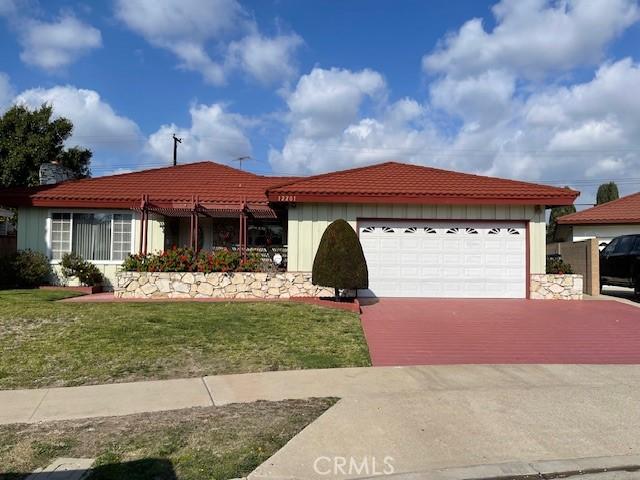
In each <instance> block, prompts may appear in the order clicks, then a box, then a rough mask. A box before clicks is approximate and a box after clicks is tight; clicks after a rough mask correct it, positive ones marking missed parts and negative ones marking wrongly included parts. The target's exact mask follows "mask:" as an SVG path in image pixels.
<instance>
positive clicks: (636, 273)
mask: <svg viewBox="0 0 640 480" xmlns="http://www.w3.org/2000/svg"><path fill="white" fill-rule="evenodd" d="M603 285H615V286H618V287H633V288H634V290H635V293H636V295H640V235H623V236H621V237H616V238H614V239H613V240H611V242H609V245H607V246H606V247H605V248H604V250H602V252H600V286H601V287H602V286H603Z"/></svg>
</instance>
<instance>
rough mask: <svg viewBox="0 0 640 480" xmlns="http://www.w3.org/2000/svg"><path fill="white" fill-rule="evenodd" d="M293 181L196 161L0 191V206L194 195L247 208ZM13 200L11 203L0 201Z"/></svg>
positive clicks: (174, 203)
mask: <svg viewBox="0 0 640 480" xmlns="http://www.w3.org/2000/svg"><path fill="white" fill-rule="evenodd" d="M294 179H295V177H267V176H261V175H255V174H253V173H250V172H245V171H242V170H238V169H235V168H232V167H227V166H225V165H220V164H218V163H214V162H198V163H189V164H185V165H178V166H176V167H164V168H155V169H151V170H143V171H140V172H133V173H124V174H120V175H110V176H105V177H96V178H88V179H83V180H73V181H68V182H63V183H58V184H55V185H46V186H41V187H35V188H32V189H17V190H6V191H4V192H2V191H0V203H6V204H7V205H12V204H13V203H20V204H22V205H25V204H26V205H32V206H48V205H51V206H63V205H64V206H76V207H86V206H102V207H105V208H119V207H123V208H130V207H131V206H138V205H139V204H140V202H141V197H142V194H146V195H148V196H149V201H150V202H151V203H154V204H158V205H163V206H166V207H179V206H180V204H181V203H185V204H186V203H189V202H190V201H191V199H192V198H193V196H194V195H195V196H197V197H198V198H199V200H200V201H201V202H215V203H218V204H223V205H224V204H229V205H233V206H236V205H238V204H239V203H240V202H242V201H243V200H246V201H247V202H248V203H252V204H264V205H267V204H268V203H269V201H268V199H267V195H266V190H267V188H269V187H270V186H273V185H276V184H281V183H283V182H285V181H291V180H294ZM7 198H9V199H11V198H14V199H15V200H14V202H11V203H10V202H9V201H3V199H7Z"/></svg>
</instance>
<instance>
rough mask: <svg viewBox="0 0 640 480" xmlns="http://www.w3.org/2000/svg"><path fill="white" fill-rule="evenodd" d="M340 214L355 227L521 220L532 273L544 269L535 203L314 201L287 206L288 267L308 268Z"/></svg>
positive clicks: (540, 215) (542, 228) (541, 219)
mask: <svg viewBox="0 0 640 480" xmlns="http://www.w3.org/2000/svg"><path fill="white" fill-rule="evenodd" d="M339 218H342V219H344V220H346V221H347V222H349V224H350V225H351V226H352V227H353V228H354V230H355V229H356V228H357V220H358V218H398V219H401V218H413V219H418V218H421V219H425V220H433V219H438V220H448V219H454V220H521V221H527V220H529V221H530V222H531V223H530V232H529V233H530V264H531V273H544V271H545V255H546V245H545V232H546V224H545V214H544V208H543V207H537V206H534V205H527V206H522V205H404V204H366V205H363V204H313V203H302V204H298V205H296V206H295V207H290V208H289V222H288V229H289V230H288V235H289V241H288V243H289V245H288V248H289V251H288V262H289V263H288V269H289V271H292V272H294V271H301V272H305V271H310V270H311V268H312V266H313V259H314V257H315V254H316V251H317V249H318V245H319V244H320V239H321V238H322V234H323V233H324V231H325V229H326V228H327V226H328V225H329V223H331V222H333V221H334V220H337V219H339Z"/></svg>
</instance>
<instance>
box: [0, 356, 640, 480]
mask: <svg viewBox="0 0 640 480" xmlns="http://www.w3.org/2000/svg"><path fill="white" fill-rule="evenodd" d="M639 387H640V366H632V365H613V366H611V365H450V366H422V367H387V368H347V369H332V370H305V371H288V372H286V371H285V372H267V373H256V374H246V375H225V376H216V377H204V378H195V379H179V380H165V381H152V382H140V383H121V384H112V385H97V386H84V387H69V388H50V389H44V390H18V391H0V423H15V422H39V421H47V420H62V419H77V418H85V417H99V416H111V415H126V414H131V413H139V412H152V411H160V410H170V409H180V408H188V407H198V406H200V407H207V406H213V405H224V404H228V403H232V402H253V401H255V400H259V399H263V400H281V399H285V398H307V397H311V396H336V397H341V398H342V399H341V400H340V401H339V402H338V403H337V404H336V405H335V406H334V407H332V408H330V409H329V410H328V411H327V412H325V413H324V414H323V415H321V416H320V417H319V418H318V419H317V420H316V421H315V422H313V423H311V424H310V425H309V426H308V427H307V428H305V429H304V430H303V431H302V432H300V433H299V434H298V435H296V436H295V437H294V438H293V439H292V440H291V441H290V442H289V443H287V444H286V445H285V446H284V448H282V449H281V450H280V451H279V452H277V453H276V454H275V455H274V456H272V457H271V458H270V459H268V460H267V461H266V462H265V463H263V464H262V465H261V466H260V467H259V468H258V469H257V470H256V471H255V472H253V473H252V474H251V475H250V477H249V478H250V479H251V480H258V479H283V478H305V479H314V478H317V479H320V478H358V477H364V476H367V473H369V472H371V468H374V465H373V464H372V462H376V464H377V469H378V470H379V469H380V468H381V466H383V465H385V460H388V462H389V463H390V464H391V465H392V467H393V472H394V473H410V472H418V471H427V470H434V469H443V468H444V469H446V468H453V467H461V466H465V465H474V464H475V465H482V464H501V463H509V462H536V461H549V460H554V461H555V460H565V459H575V458H580V457H609V456H618V455H638V454H640V435H638V433H637V432H638V431H640V408H639V407H640V388H639ZM319 458H320V459H321V460H320V461H321V463H320V464H318V459H319ZM322 462H324V463H322ZM342 462H347V465H349V464H350V463H349V462H355V463H353V465H355V468H356V469H355V470H346V471H343V469H344V468H345V467H344V464H343V463H342ZM363 462H366V465H367V469H365V470H362V468H363V467H362V465H363ZM338 467H339V468H340V469H339V470H332V471H331V475H329V476H328V475H327V473H326V472H327V468H329V469H338ZM347 468H348V467H347Z"/></svg>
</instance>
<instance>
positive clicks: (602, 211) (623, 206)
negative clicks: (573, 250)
mask: <svg viewBox="0 0 640 480" xmlns="http://www.w3.org/2000/svg"><path fill="white" fill-rule="evenodd" d="M558 223H561V224H564V225H593V224H607V223H612V224H618V223H640V192H638V193H634V194H633V195H628V196H626V197H622V198H619V199H618V200H613V201H611V202H607V203H603V204H602V205H597V206H595V207H592V208H588V209H586V210H582V211H581V212H577V213H571V214H569V215H565V216H563V217H560V218H558Z"/></svg>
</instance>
